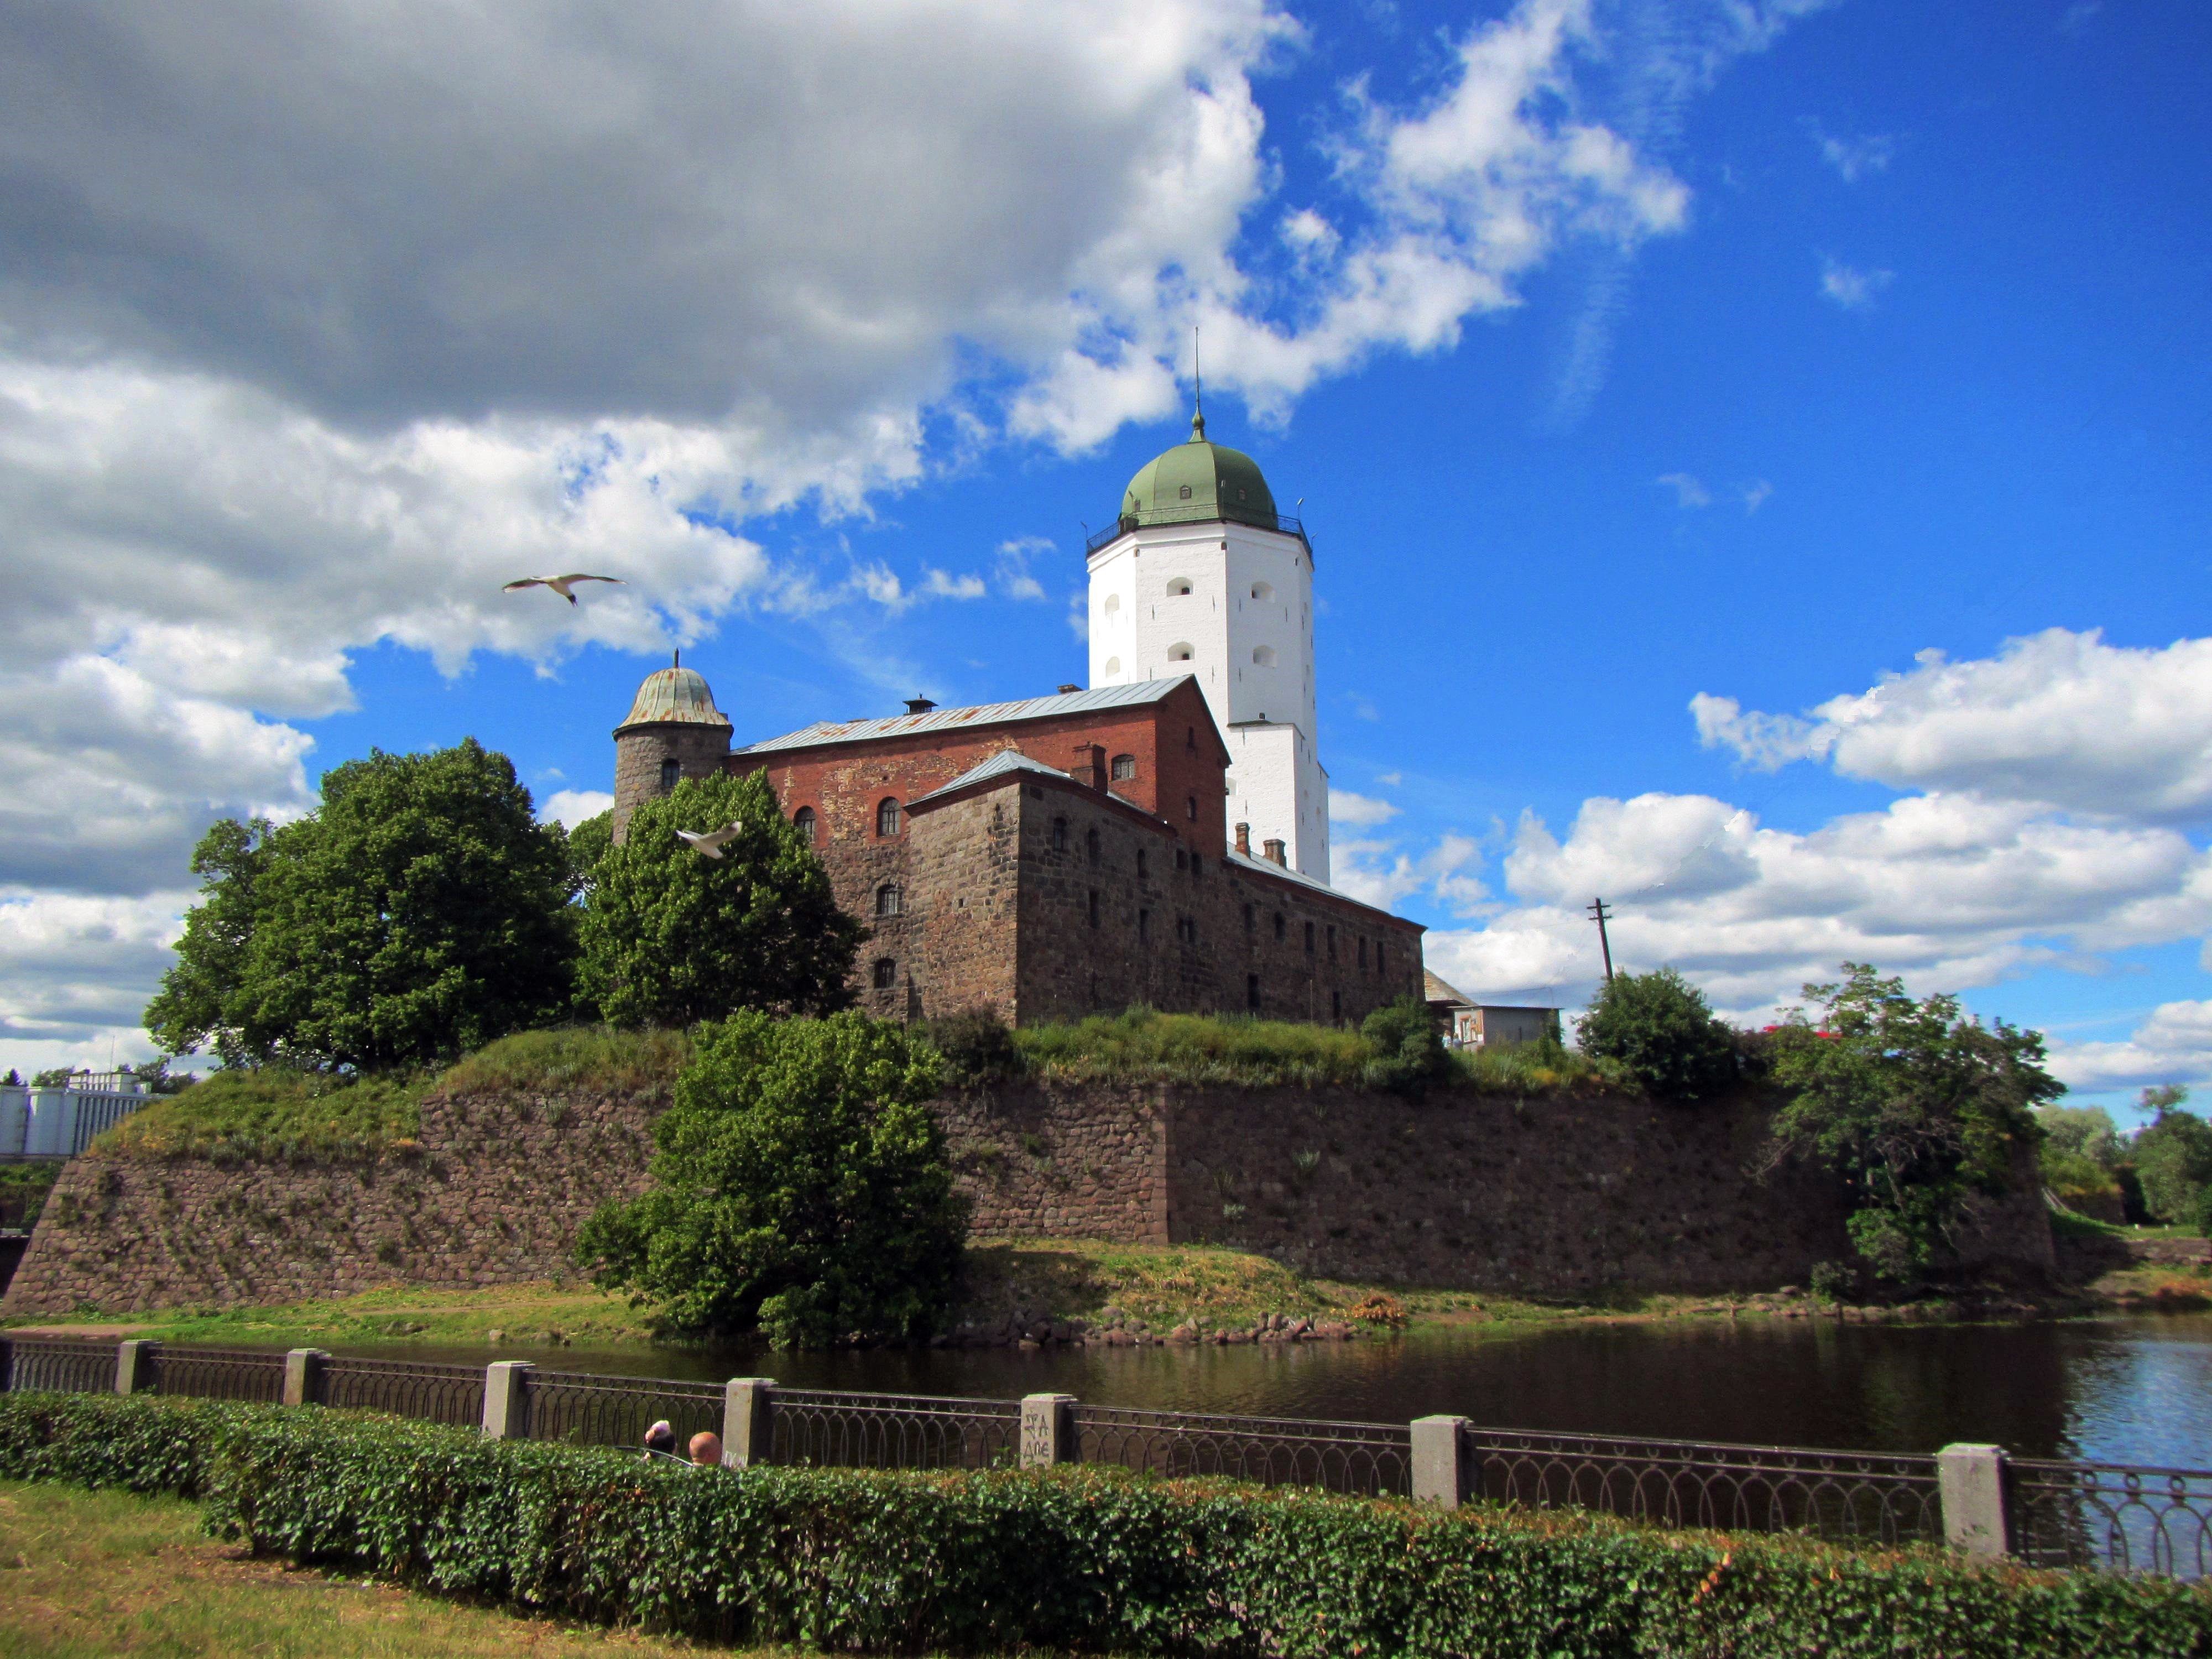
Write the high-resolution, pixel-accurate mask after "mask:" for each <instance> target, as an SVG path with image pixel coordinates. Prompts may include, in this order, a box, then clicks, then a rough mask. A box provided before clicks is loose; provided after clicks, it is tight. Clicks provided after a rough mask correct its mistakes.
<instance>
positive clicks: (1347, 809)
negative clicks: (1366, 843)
mask: <svg viewBox="0 0 2212 1659" xmlns="http://www.w3.org/2000/svg"><path fill="white" fill-rule="evenodd" d="M1397 816H1398V809H1397V808H1396V807H1395V806H1393V805H1391V804H1390V803H1389V801H1387V800H1381V799H1376V797H1375V796H1373V795H1358V794H1354V793H1352V791H1351V790H1349V789H1332V790H1330V791H1329V792H1328V821H1329V822H1330V823H1350V824H1357V825H1359V826H1361V827H1362V828H1367V827H1371V826H1372V825H1375V824H1378V823H1389V821H1390V820H1391V819H1392V818H1395V817H1397Z"/></svg>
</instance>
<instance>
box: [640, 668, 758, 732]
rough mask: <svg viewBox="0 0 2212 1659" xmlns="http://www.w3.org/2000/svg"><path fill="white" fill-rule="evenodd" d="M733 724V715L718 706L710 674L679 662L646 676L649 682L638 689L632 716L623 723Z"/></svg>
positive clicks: (646, 724) (652, 724) (647, 724)
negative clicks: (706, 674) (708, 677)
mask: <svg viewBox="0 0 2212 1659" xmlns="http://www.w3.org/2000/svg"><path fill="white" fill-rule="evenodd" d="M729 723H730V717H729V716H728V715H726V714H724V713H722V711H721V710H720V709H719V708H715V707H714V693H713V692H712V691H710V690H708V689H707V677H706V676H705V675H703V674H702V673H700V672H699V671H698V670H697V669H696V668H685V667H684V666H682V665H680V664H678V665H677V666H675V667H671V668H662V669H657V670H655V671H653V672H652V673H650V674H647V676H646V677H645V684H642V685H641V686H639V687H638V688H637V696H635V697H634V698H633V699H631V701H630V705H629V717H628V718H627V719H625V720H623V726H669V725H675V726H724V727H726V726H728V725H729ZM617 729H620V728H617Z"/></svg>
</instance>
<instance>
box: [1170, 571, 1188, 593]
mask: <svg viewBox="0 0 2212 1659" xmlns="http://www.w3.org/2000/svg"><path fill="white" fill-rule="evenodd" d="M1188 592H1190V578H1188V576H1177V577H1176V579H1175V580H1173V581H1171V582H1170V583H1169V584H1168V597H1169V598H1170V599H1182V597H1183V596H1184V595H1186V594H1188Z"/></svg>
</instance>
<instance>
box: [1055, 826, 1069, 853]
mask: <svg viewBox="0 0 2212 1659" xmlns="http://www.w3.org/2000/svg"><path fill="white" fill-rule="evenodd" d="M1052 850H1053V851H1054V852H1055V853H1065V852H1066V850H1067V820H1066V818H1054V820H1053V821H1052Z"/></svg>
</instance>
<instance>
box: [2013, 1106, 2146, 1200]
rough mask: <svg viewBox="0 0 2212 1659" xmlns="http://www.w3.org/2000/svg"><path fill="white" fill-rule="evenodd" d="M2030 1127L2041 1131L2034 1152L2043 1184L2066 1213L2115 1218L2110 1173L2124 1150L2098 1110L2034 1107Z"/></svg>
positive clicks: (2116, 1192)
mask: <svg viewBox="0 0 2212 1659" xmlns="http://www.w3.org/2000/svg"><path fill="white" fill-rule="evenodd" d="M2035 1121H2036V1122H2037V1124H2038V1125H2039V1127H2041V1128H2042V1130H2043V1145H2042V1146H2041V1148H2040V1149H2039V1151H2038V1152H2037V1153H2036V1158H2037V1161H2038V1162H2039V1164H2041V1165H2042V1169H2043V1184H2044V1186H2045V1188H2048V1189H2049V1190H2050V1193H2051V1196H2052V1197H2053V1198H2055V1199H2057V1200H2058V1201H2059V1202H2060V1203H2061V1204H2063V1205H2064V1206H2066V1207H2067V1208H2068V1209H2069V1210H2081V1211H2085V1212H2089V1213H2091V1214H2095V1213H2097V1212H2100V1211H2103V1212H2108V1213H2117V1212H2119V1211H2120V1210H2121V1209H2122V1208H2123V1207H2124V1206H2123V1200H2122V1195H2121V1189H2120V1182H2119V1179H2118V1176H2117V1174H2116V1173H2115V1172H2116V1171H2117V1170H2118V1169H2119V1167H2120V1166H2121V1164H2124V1162H2125V1161H2126V1158H2127V1147H2126V1145H2125V1143H2124V1142H2123V1141H2122V1140H2121V1139H2120V1135H2119V1131H2118V1129H2117V1128H2116V1127H2114V1126H2113V1123H2112V1114H2111V1113H2109V1112H2107V1111H2106V1110H2105V1109H2104V1108H2103V1107H2101V1106H2039V1107H2038V1108H2036V1111H2035Z"/></svg>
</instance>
